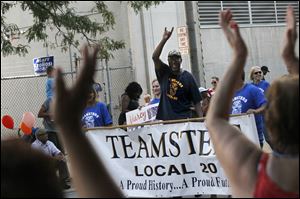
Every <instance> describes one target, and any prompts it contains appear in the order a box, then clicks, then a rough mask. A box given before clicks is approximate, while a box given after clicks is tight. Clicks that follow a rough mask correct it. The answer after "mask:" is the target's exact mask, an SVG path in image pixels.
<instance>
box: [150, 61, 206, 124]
mask: <svg viewBox="0 0 300 199" xmlns="http://www.w3.org/2000/svg"><path fill="white" fill-rule="evenodd" d="M155 72H156V76H157V80H158V82H159V84H160V89H161V97H160V102H159V106H158V111H157V115H156V119H158V120H176V119H186V118H191V117H192V111H191V109H190V107H191V106H192V103H194V104H197V103H199V102H200V101H201V96H200V92H199V90H198V86H197V84H196V81H195V79H194V77H193V76H192V75H191V74H190V73H189V72H187V71H183V72H182V73H180V74H179V75H173V74H172V71H171V69H170V67H169V66H168V65H166V64H163V65H162V66H161V67H160V70H156V71H155Z"/></svg>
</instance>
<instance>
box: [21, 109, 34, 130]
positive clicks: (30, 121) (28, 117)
mask: <svg viewBox="0 0 300 199" xmlns="http://www.w3.org/2000/svg"><path fill="white" fill-rule="evenodd" d="M21 122H22V123H24V124H25V125H26V126H27V127H29V128H32V127H33V126H34V123H35V116H34V115H33V113H31V112H25V113H24V114H23V118H22V120H21Z"/></svg>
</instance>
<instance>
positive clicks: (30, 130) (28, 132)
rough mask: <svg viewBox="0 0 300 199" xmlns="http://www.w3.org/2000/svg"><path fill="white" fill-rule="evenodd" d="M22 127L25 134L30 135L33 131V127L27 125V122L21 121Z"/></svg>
mask: <svg viewBox="0 0 300 199" xmlns="http://www.w3.org/2000/svg"><path fill="white" fill-rule="evenodd" d="M20 128H21V130H22V131H23V133H24V134H25V135H30V134H31V132H32V129H31V128H30V127H28V126H26V124H25V123H24V122H22V123H21V125H20Z"/></svg>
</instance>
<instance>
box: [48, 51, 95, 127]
mask: <svg viewBox="0 0 300 199" xmlns="http://www.w3.org/2000/svg"><path fill="white" fill-rule="evenodd" d="M97 53H98V48H96V49H94V50H92V53H91V54H90V53H89V50H88V47H87V46H85V47H84V50H83V67H82V71H81V74H80V76H79V77H78V79H77V81H76V83H75V85H74V86H73V87H72V88H69V89H67V88H66V86H65V82H64V80H63V77H62V71H61V69H58V70H57V77H56V78H57V79H56V97H55V100H54V104H55V105H54V118H55V122H56V124H57V125H58V126H59V127H62V128H64V127H66V128H69V129H70V128H71V129H74V128H79V129H81V126H80V119H81V116H82V111H83V109H84V107H85V105H86V100H87V98H88V94H89V93H88V92H89V91H88V90H89V89H88V88H89V87H90V86H91V85H92V83H93V76H94V72H95V67H96V56H97Z"/></svg>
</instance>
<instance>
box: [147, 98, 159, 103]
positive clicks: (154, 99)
mask: <svg viewBox="0 0 300 199" xmlns="http://www.w3.org/2000/svg"><path fill="white" fill-rule="evenodd" d="M159 101H160V98H153V99H152V100H151V102H150V103H149V104H157V103H159Z"/></svg>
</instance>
